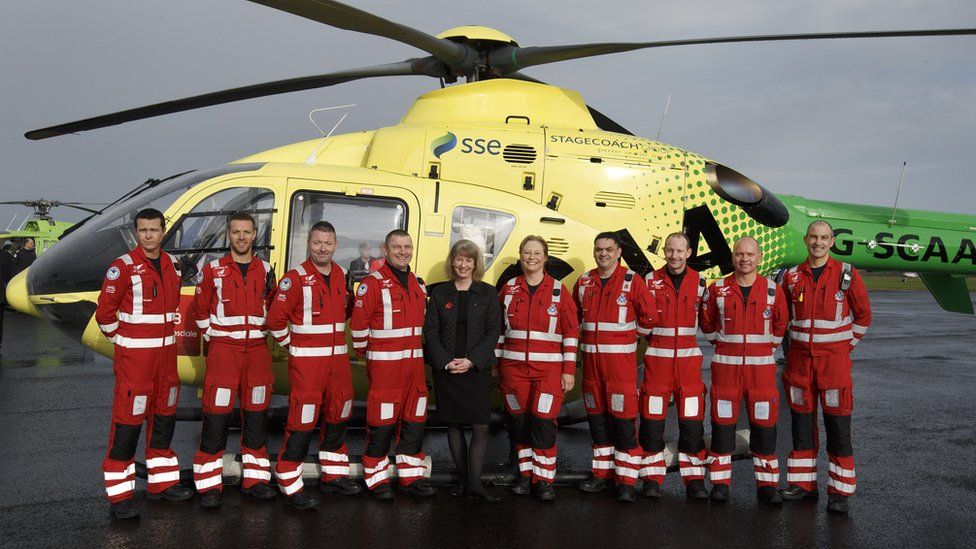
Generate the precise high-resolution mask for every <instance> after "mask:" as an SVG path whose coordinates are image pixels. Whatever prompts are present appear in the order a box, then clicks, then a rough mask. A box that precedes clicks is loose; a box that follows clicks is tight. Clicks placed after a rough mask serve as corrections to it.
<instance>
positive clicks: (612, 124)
mask: <svg viewBox="0 0 976 549" xmlns="http://www.w3.org/2000/svg"><path fill="white" fill-rule="evenodd" d="M505 78H514V79H516V80H524V81H526V82H534V83H536V84H543V85H548V84H546V83H545V82H543V81H542V80H539V79H538V78H532V77H531V76H529V75H527V74H525V73H522V72H513V73H512V74H510V75H508V76H506V77H505ZM586 108H587V109H588V110H589V111H590V116H592V117H593V121H594V122H596V126H597V127H598V128H600V129H601V130H603V131H608V132H614V133H622V134H624V135H634V134H633V132H631V131H630V130H628V129H627V128H625V127H623V126H621V125H620V124H619V123H618V122H617V121H616V120H614V119H612V118H610V117H609V116H607V115H605V114H603V113H602V112H600V111H598V110H596V109H594V108H593V107H591V106H590V105H586Z"/></svg>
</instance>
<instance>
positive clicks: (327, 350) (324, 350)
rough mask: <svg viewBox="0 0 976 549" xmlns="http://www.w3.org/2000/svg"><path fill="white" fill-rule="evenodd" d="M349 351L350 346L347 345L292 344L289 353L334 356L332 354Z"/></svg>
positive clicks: (306, 355)
mask: <svg viewBox="0 0 976 549" xmlns="http://www.w3.org/2000/svg"><path fill="white" fill-rule="evenodd" d="M348 352H349V348H348V347H347V346H346V345H335V346H332V347H296V346H294V345H290V346H289V347H288V354H290V355H291V356H305V357H308V356H332V355H342V354H346V353H348Z"/></svg>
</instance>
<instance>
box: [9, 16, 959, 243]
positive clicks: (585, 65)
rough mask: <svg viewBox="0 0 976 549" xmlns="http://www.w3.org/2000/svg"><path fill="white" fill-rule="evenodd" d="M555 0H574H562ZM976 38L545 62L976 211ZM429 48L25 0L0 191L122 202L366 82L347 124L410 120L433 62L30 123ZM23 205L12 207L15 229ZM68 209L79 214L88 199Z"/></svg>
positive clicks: (529, 32)
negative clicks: (287, 87) (40, 135)
mask: <svg viewBox="0 0 976 549" xmlns="http://www.w3.org/2000/svg"><path fill="white" fill-rule="evenodd" d="M352 3H353V4H354V5H356V6H358V7H360V8H362V9H366V10H368V11H372V12H374V13H377V14H379V15H381V16H383V17H386V18H389V19H392V20H395V21H398V22H401V23H404V24H406V25H410V26H412V27H415V28H418V29H421V30H424V31H427V32H430V33H431V34H436V33H438V32H440V31H442V30H444V29H447V28H450V27H453V26H456V25H461V24H482V25H487V26H491V27H494V28H497V29H499V30H501V31H503V32H506V33H508V34H509V35H511V36H513V37H514V38H515V39H516V40H517V41H518V42H519V43H520V45H522V46H528V45H554V44H567V43H584V42H607V41H644V40H658V39H680V38H696V37H707V36H729V35H738V34H774V33H788V32H830V31H844V30H889V29H914V28H944V27H976V3H974V2H971V1H966V0H935V1H927V2H917V1H908V0H903V1H895V0H877V1H859V0H823V1H818V2H802V3H800V2H783V1H755V2H730V1H720V0H681V1H677V0H668V1H655V2H647V1H630V0H618V1H616V2H592V1H586V2H584V1H576V0H574V1H560V2H541V1H540V2H533V3H526V2H524V0H517V1H516V0H513V1H508V0H506V1H493V2H481V3H473V2H472V3H469V2H457V1H448V0H417V1H411V2H390V1H385V0H361V1H352ZM553 6H557V7H553ZM974 51H976V37H972V36H971V37H951V38H912V39H882V40H845V41H833V42H804V43H782V44H754V45H724V46H688V47H682V48H670V49H657V50H647V51H639V52H632V53H625V54H618V55H612V56H603V57H596V58H590V59H582V60H576V61H567V62H562V63H556V64H552V65H547V66H543V67H536V68H532V69H529V70H528V71H526V72H527V73H528V74H531V75H532V76H535V77H536V78H539V79H541V80H545V81H547V82H550V83H552V84H558V85H561V86H563V87H567V88H571V89H575V90H577V91H579V92H580V93H581V94H582V95H583V97H584V98H585V99H586V100H587V102H588V103H590V104H591V105H593V106H595V107H596V108H598V109H600V110H601V111H603V112H604V113H605V114H607V115H609V116H610V117H612V118H614V119H615V120H617V121H618V122H620V123H621V124H622V125H624V126H625V127H627V128H628V129H630V130H631V131H633V132H635V133H637V134H639V135H642V136H645V137H649V138H653V137H654V136H655V134H656V133H657V128H658V123H659V120H660V116H661V111H662V110H663V107H664V104H665V101H666V99H667V96H668V93H669V92H670V93H672V94H673V97H672V100H671V109H670V113H669V115H668V119H667V122H666V125H665V128H664V134H663V137H662V140H663V141H666V142H669V143H672V144H675V145H678V146H681V147H684V148H687V149H689V150H691V151H694V152H697V153H700V154H703V155H705V156H708V157H710V158H713V159H715V160H718V161H720V162H722V163H725V164H727V165H729V166H731V167H733V168H735V169H736V170H738V171H740V172H742V173H745V174H746V175H748V176H750V177H751V178H753V179H755V180H757V181H759V182H760V183H762V184H764V185H765V186H767V187H768V188H770V189H771V190H773V191H774V192H777V193H781V194H799V195H803V196H807V197H809V198H817V199H827V200H837V201H843V202H857V203H865V204H881V205H890V204H891V203H892V201H893V199H894V193H895V188H896V185H897V181H898V174H899V171H900V167H901V163H902V161H904V160H907V161H908V163H909V169H908V172H907V174H906V178H905V187H904V189H903V191H902V197H901V202H900V204H901V205H902V206H904V207H912V208H924V209H933V210H944V211H952V212H959V213H968V214H973V213H976V207H974V204H976V186H974V185H973V183H974V181H973V157H974V153H976V56H974V55H973V52H974ZM424 55H426V54H425V53H423V52H420V51H419V50H415V49H413V48H411V47H410V46H406V45H403V44H399V43H396V42H392V41H389V40H385V39H382V38H378V37H373V36H368V35H361V34H357V33H352V32H348V31H343V30H339V29H334V28H331V27H327V26H325V25H321V24H318V23H315V22H312V21H308V20H305V19H302V18H299V17H296V16H293V15H289V14H286V13H279V12H276V11H274V10H271V9H269V8H266V7H264V6H260V5H256V4H252V3H250V2H246V1H243V0H210V1H200V0H192V1H191V0H170V1H167V2H147V1H141V0H140V1H133V0H88V1H86V2H77V1H63V0H57V1H54V0H52V1H43V2H42V1H25V0H15V1H8V2H5V3H4V8H3V10H2V17H0V74H2V75H3V82H4V84H3V86H0V165H2V167H3V175H2V179H0V200H13V199H27V198H37V197H41V196H43V197H47V198H56V199H59V200H80V201H92V202H109V201H111V200H114V199H115V198H116V197H117V196H119V195H120V194H122V193H123V192H125V191H127V190H129V189H130V188H132V187H134V186H135V185H136V184H138V183H139V182H141V181H143V180H145V179H146V178H148V177H163V176H167V175H171V174H173V173H176V172H180V171H185V170H187V169H194V168H208V167H214V166H218V165H221V164H224V163H226V162H229V161H232V160H234V159H237V158H240V157H243V156H246V155H247V154H250V153H253V152H257V151H261V150H265V149H269V148H273V147H275V146H278V145H282V144H285V143H289V142H294V141H300V140H303V139H309V138H312V137H314V136H315V135H317V134H316V130H315V129H314V128H313V127H312V126H311V125H310V124H309V123H308V121H307V118H306V117H307V113H308V111H309V110H310V109H313V108H316V107H320V106H328V105H339V104H343V103H350V102H355V103H358V104H359V108H358V109H356V110H355V111H353V113H352V114H351V115H350V116H349V118H347V120H346V122H345V124H344V125H343V128H342V130H343V131H354V130H360V129H369V128H376V127H381V126H387V125H392V124H395V123H396V122H397V121H398V120H399V118H400V117H401V116H402V114H403V113H404V111H405V110H406V109H407V107H408V106H409V105H410V104H411V102H412V101H413V99H414V98H415V97H416V96H418V95H420V94H421V93H423V92H425V91H427V90H430V89H432V88H434V87H436V86H437V82H436V81H435V80H433V79H427V78H423V77H399V78H385V79H372V80H365V81H360V82H354V83H350V84H343V85H339V86H335V87H331V88H325V89H323V90H317V91H307V92H300V93H293V94H287V95H280V96H276V97H272V98H265V99H257V100H251V101H247V102H241V103H237V104H233V105H226V106H221V107H211V108H209V109H204V110H200V111H192V112H188V113H181V114H177V115H171V116H167V117H162V118H156V119H151V120H146V121H140V122H134V123H130V124H126V125H122V126H115V127H112V128H107V129H102V130H96V131H92V132H86V133H82V134H79V135H75V136H64V137H59V138H55V139H51V140H47V141H41V142H30V141H27V140H26V139H24V137H23V133H24V131H26V130H30V129H36V128H40V127H43V126H47V125H51V124H56V123H61V122H68V121H72V120H77V119H80V118H85V117H89V116H94V115H99V114H105V113H108V112H112V111H117V110H122V109H126V108H131V107H137V106H142V105H146V104H150V103H155V102H159V101H164V100H168V99H177V98H182V97H187V96H190V95H195V94H199V93H205V92H210V91H215V90H220V89H225V88H230V87H234V86H240V85H246V84H253V83H257V82H263V81H270V80H277V79H283V78H290V77H297V76H306V75H312V74H319V73H324V72H332V71H336V70H340V69H344V68H350V67H356V66H362V65H372V64H377V63H386V62H392V61H400V60H403V59H406V58H409V57H420V56H424ZM15 213H16V214H18V219H23V216H24V213H25V210H23V209H17V208H11V207H5V206H4V207H0V229H2V228H4V227H6V226H7V224H8V222H9V221H10V219H11V217H12V216H13V215H14V214H15ZM56 214H57V217H58V218H59V219H66V220H76V219H78V218H79V217H80V215H77V214H75V213H74V212H73V211H71V210H60V211H57V212H56Z"/></svg>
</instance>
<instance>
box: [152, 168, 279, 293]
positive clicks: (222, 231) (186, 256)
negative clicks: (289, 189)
mask: <svg viewBox="0 0 976 549" xmlns="http://www.w3.org/2000/svg"><path fill="white" fill-rule="evenodd" d="M235 212H247V213H249V214H251V215H252V216H254V220H255V221H257V225H258V226H257V229H258V236H257V238H256V239H255V241H254V253H255V255H256V256H258V257H260V258H261V259H264V260H267V259H268V258H269V253H270V250H271V245H270V244H271V217H272V214H273V213H274V193H273V192H272V191H271V190H270V189H264V188H257V187H235V188H232V189H224V190H222V191H219V192H216V193H214V194H212V195H210V196H208V197H207V198H204V199H203V200H201V201H200V202H199V203H197V205H196V206H194V207H193V209H192V210H190V211H189V212H187V213H186V214H183V216H182V217H180V219H179V221H177V222H176V223H175V224H174V225H173V228H172V229H170V230H169V231H168V232H167V233H166V240H165V241H164V242H163V249H164V250H166V251H167V252H169V253H171V254H173V255H175V256H176V258H177V260H178V261H179V262H180V265H181V267H182V269H183V285H184V286H195V285H196V284H198V283H199V282H200V277H201V273H202V272H203V266H204V265H205V264H206V263H207V262H208V261H212V260H214V259H218V258H220V257H223V256H224V255H225V254H227V252H228V251H229V250H230V245H229V243H228V242H227V216H229V215H231V214H233V213H235Z"/></svg>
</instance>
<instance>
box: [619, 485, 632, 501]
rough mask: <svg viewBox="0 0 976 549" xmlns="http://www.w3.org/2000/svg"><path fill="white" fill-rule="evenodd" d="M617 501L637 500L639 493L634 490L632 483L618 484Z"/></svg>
mask: <svg viewBox="0 0 976 549" xmlns="http://www.w3.org/2000/svg"><path fill="white" fill-rule="evenodd" d="M617 501H622V502H624V503H633V502H635V501H637V494H636V493H635V492H634V487H633V486H631V485H630V484H618V485H617Z"/></svg>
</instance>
